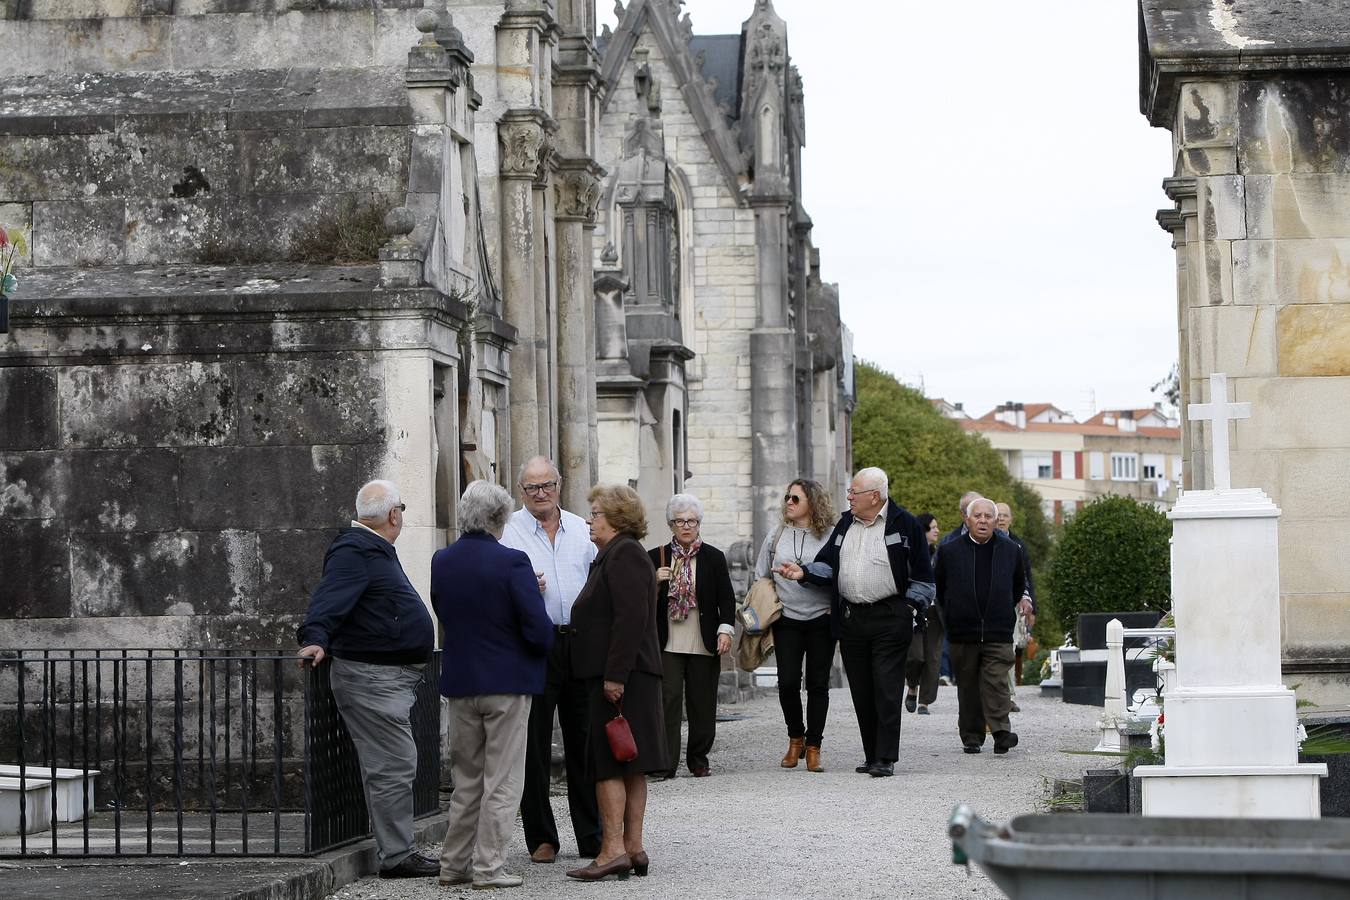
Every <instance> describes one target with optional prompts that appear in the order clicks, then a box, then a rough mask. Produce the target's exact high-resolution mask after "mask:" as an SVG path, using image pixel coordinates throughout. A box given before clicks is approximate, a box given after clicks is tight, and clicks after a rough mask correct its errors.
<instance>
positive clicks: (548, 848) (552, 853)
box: [530, 844, 558, 863]
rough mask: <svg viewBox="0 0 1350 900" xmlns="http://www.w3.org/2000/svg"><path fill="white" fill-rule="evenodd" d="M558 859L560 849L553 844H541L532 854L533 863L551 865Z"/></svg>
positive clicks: (531, 860)
mask: <svg viewBox="0 0 1350 900" xmlns="http://www.w3.org/2000/svg"><path fill="white" fill-rule="evenodd" d="M557 858H558V849H557V848H556V847H554V846H553V845H552V844H540V845H539V846H538V847H535V848H534V852H533V853H531V854H530V862H532V863H551V862H553V861H554V860H556V859H557Z"/></svg>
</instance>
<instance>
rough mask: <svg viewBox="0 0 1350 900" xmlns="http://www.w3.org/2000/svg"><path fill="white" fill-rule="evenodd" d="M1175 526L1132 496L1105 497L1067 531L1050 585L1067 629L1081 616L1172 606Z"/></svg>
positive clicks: (1053, 562) (1054, 561)
mask: <svg viewBox="0 0 1350 900" xmlns="http://www.w3.org/2000/svg"><path fill="white" fill-rule="evenodd" d="M1171 537H1172V524H1171V523H1170V522H1169V521H1168V520H1167V516H1165V515H1164V514H1163V513H1161V512H1159V511H1158V510H1157V509H1155V508H1154V507H1152V506H1150V505H1148V504H1145V503H1139V502H1138V501H1136V500H1133V499H1131V498H1129V497H1114V496H1108V497H1101V498H1099V499H1097V500H1094V501H1093V502H1091V503H1089V504H1088V505H1087V506H1085V507H1083V509H1082V510H1080V511H1079V513H1078V515H1076V516H1075V517H1074V518H1073V520H1072V521H1071V522H1069V523H1068V524H1067V525H1065V526H1064V530H1063V533H1062V534H1061V535H1060V538H1059V542H1058V544H1057V546H1056V548H1055V555H1054V558H1053V559H1052V560H1051V561H1050V569H1049V572H1048V573H1047V575H1048V578H1047V582H1048V586H1049V588H1050V591H1051V593H1052V594H1053V596H1054V599H1055V611H1056V613H1057V614H1058V616H1059V618H1060V621H1061V622H1062V623H1063V624H1064V626H1065V627H1066V628H1070V629H1074V630H1076V629H1077V623H1078V616H1079V614H1080V613H1094V612H1131V611H1134V610H1145V609H1156V610H1160V611H1163V610H1167V609H1168V608H1170V607H1171V553H1170V548H1169V544H1168V542H1169V541H1170V539H1171Z"/></svg>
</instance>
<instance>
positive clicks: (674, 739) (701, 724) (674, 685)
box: [661, 650, 722, 772]
mask: <svg viewBox="0 0 1350 900" xmlns="http://www.w3.org/2000/svg"><path fill="white" fill-rule="evenodd" d="M661 672H662V677H661V695H662V698H663V705H664V707H665V716H666V747H667V751H668V752H669V754H670V771H672V772H673V771H675V770H676V769H678V768H679V767H680V713H681V709H680V707H681V706H683V707H684V709H683V712H684V714H685V715H684V718H685V719H686V720H687V721H688V722H689V744H688V746H687V747H686V748H685V754H684V761H685V764H686V765H687V766H689V771H691V772H696V771H698V770H699V769H706V768H708V754H709V753H710V752H711V751H712V746H713V741H714V740H716V739H717V679H718V677H719V676H720V675H721V673H722V657H720V656H704V655H703V654H701V653H671V652H670V651H669V650H662V651H661Z"/></svg>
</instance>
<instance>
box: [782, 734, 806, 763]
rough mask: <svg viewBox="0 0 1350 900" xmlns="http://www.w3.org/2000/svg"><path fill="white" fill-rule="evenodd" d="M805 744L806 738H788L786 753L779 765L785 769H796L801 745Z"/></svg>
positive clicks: (800, 753)
mask: <svg viewBox="0 0 1350 900" xmlns="http://www.w3.org/2000/svg"><path fill="white" fill-rule="evenodd" d="M805 743H806V738H788V752H787V753H786V754H784V756H783V761H782V762H780V763H779V765H780V766H782V767H783V768H785V769H795V768H797V760H799V759H801V758H802V745H803V744H805Z"/></svg>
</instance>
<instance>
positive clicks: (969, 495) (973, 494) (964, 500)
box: [961, 491, 984, 519]
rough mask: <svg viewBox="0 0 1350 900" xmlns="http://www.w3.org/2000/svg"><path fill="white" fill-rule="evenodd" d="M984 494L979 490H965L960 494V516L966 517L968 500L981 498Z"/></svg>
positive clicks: (968, 505)
mask: <svg viewBox="0 0 1350 900" xmlns="http://www.w3.org/2000/svg"><path fill="white" fill-rule="evenodd" d="M983 497H984V495H983V494H981V493H980V492H979V491H966V492H965V493H964V494H962V495H961V518H963V519H964V518H965V517H966V510H967V509H968V508H969V507H970V501H972V500H980V499H983Z"/></svg>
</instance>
